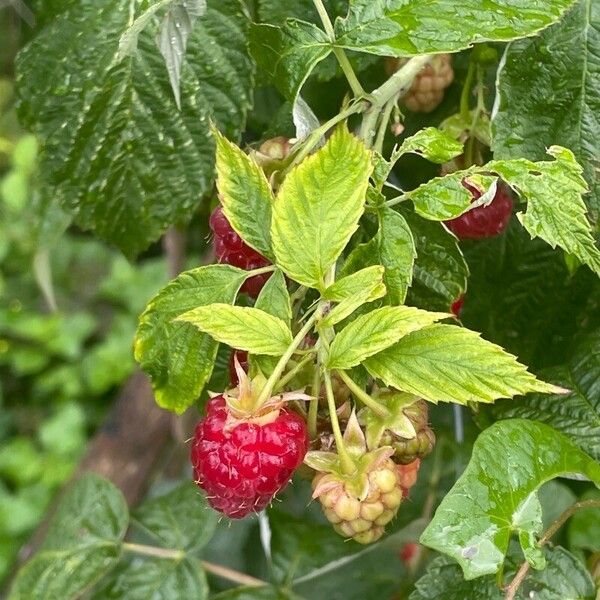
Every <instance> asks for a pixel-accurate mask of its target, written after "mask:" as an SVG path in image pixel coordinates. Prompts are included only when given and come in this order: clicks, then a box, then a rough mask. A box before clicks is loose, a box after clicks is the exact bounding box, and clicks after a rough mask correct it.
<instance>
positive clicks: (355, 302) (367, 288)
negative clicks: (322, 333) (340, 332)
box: [321, 265, 386, 327]
mask: <svg viewBox="0 0 600 600" xmlns="http://www.w3.org/2000/svg"><path fill="white" fill-rule="evenodd" d="M383 274H384V268H383V267H382V266H380V265H374V266H372V267H367V268H366V269H362V270H361V271H357V272H356V273H353V274H352V275H347V276H346V277H342V279H338V280H337V281H336V282H335V283H334V284H333V285H331V286H329V287H328V288H327V289H326V290H325V292H324V293H323V298H324V299H326V300H331V301H333V302H338V303H339V304H337V306H334V307H333V308H332V309H331V311H330V312H329V314H328V315H327V316H326V317H325V318H324V319H323V320H322V321H321V327H332V326H333V325H335V324H336V323H339V322H340V321H343V320H344V319H345V318H346V317H347V316H348V315H350V314H352V313H353V312H354V311H355V310H356V309H357V308H358V307H359V306H362V305H363V304H364V303H366V302H372V301H373V300H377V299H378V298H381V297H382V296H385V294H386V289H385V285H384V284H383Z"/></svg>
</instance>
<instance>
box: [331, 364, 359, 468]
mask: <svg viewBox="0 0 600 600" xmlns="http://www.w3.org/2000/svg"><path fill="white" fill-rule="evenodd" d="M323 377H324V379H325V391H326V393H327V407H328V408H329V418H330V419H331V428H332V429H333V436H334V437H335V446H336V448H337V452H338V455H339V457H340V463H341V466H342V471H343V472H344V473H347V474H350V473H352V472H353V471H354V470H355V468H356V467H355V466H354V461H353V460H352V458H350V455H349V454H348V451H347V450H346V446H345V444H344V437H343V436H342V430H341V429H340V422H339V421H338V417H337V412H336V406H335V398H334V396H333V388H332V387H331V376H330V375H329V371H327V370H325V371H324V372H323Z"/></svg>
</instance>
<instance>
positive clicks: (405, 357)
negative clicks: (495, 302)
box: [364, 313, 561, 404]
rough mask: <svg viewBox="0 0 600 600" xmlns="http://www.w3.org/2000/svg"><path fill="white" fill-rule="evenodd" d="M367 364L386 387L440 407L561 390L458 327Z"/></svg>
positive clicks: (435, 331)
mask: <svg viewBox="0 0 600 600" xmlns="http://www.w3.org/2000/svg"><path fill="white" fill-rule="evenodd" d="M425 314H431V313H425ZM433 314H435V313H433ZM364 365H365V367H366V368H367V370H368V371H369V373H371V375H372V376H373V377H378V378H379V379H382V380H383V381H384V382H385V383H386V385H389V386H392V387H394V388H396V389H399V390H402V391H406V392H410V393H411V394H415V395H416V396H420V397H421V398H424V399H425V400H429V401H430V402H436V403H437V402H456V403H457V404H466V403H467V402H493V401H494V400H496V399H498V398H508V397H512V396H515V395H517V394H525V393H527V392H559V391H560V389H561V388H556V387H555V386H553V385H550V384H548V383H544V382H543V381H539V380H538V379H536V378H535V376H534V375H532V374H531V373H529V372H528V371H527V369H526V367H524V366H523V365H522V364H520V363H519V362H517V359H516V358H515V357H514V356H513V355H512V354H508V353H507V352H505V351H504V350H502V348H500V347H499V346H496V345H495V344H492V343H491V342H488V341H486V340H484V339H482V338H481V337H480V336H479V334H478V333H475V332H474V331H469V330H468V329H463V328H461V327H456V326H454V325H431V326H430V327H426V328H425V329H421V330H420V331H415V332H414V333H411V334H410V335H408V336H406V337H404V338H402V339H401V340H400V341H399V342H398V343H397V344H395V345H394V346H391V347H390V348H388V349H387V350H384V351H383V352H380V353H379V354H376V355H375V356H371V357H370V358H368V359H367V360H366V361H365V363H364Z"/></svg>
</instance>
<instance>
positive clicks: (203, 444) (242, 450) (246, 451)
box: [191, 395, 308, 519]
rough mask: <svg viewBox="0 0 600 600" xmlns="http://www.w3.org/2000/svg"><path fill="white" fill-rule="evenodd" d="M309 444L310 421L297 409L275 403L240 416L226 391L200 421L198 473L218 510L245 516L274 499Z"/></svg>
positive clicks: (195, 448)
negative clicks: (232, 408) (268, 408)
mask: <svg viewBox="0 0 600 600" xmlns="http://www.w3.org/2000/svg"><path fill="white" fill-rule="evenodd" d="M271 419H272V420H271ZM257 421H259V422H257ZM307 449H308V434H307V430H306V424H305V423H304V421H303V420H302V419H301V418H300V417H299V416H298V415H297V414H295V413H293V412H289V411H287V410H286V409H276V410H273V411H271V412H270V413H267V414H266V415H263V416H262V417H261V418H259V419H256V420H255V422H253V420H252V419H246V420H244V419H241V420H237V419H235V418H234V417H233V415H232V413H231V411H230V410H229V409H228V407H227V404H226V402H225V398H224V396H222V395H221V396H216V397H215V398H213V399H212V400H211V401H210V402H209V403H208V405H207V410H206V417H205V418H204V419H202V420H201V421H200V422H199V423H198V425H197V426H196V431H195V435H194V440H193V443H192V452H191V459H192V465H193V467H194V479H195V481H196V483H197V484H198V485H199V486H200V487H201V488H202V489H203V490H204V491H205V492H206V494H207V499H208V502H209V504H210V505H211V506H212V507H213V508H214V509H215V510H217V511H219V512H222V513H223V514H225V515H227V516H228V517H231V518H232V519H241V518H242V517H245V516H246V515H248V514H249V513H251V512H258V511H260V510H262V509H263V508H265V507H266V506H267V505H268V504H269V502H271V500H272V498H273V496H274V495H275V494H276V493H277V492H278V491H279V490H281V489H282V488H283V487H285V485H286V484H287V483H288V481H289V479H290V477H291V476H292V473H293V472H294V471H295V470H296V469H297V468H298V467H299V466H300V465H301V464H302V461H303V460H304V456H305V454H306V451H307Z"/></svg>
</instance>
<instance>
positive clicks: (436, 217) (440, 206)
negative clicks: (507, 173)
mask: <svg viewBox="0 0 600 600" xmlns="http://www.w3.org/2000/svg"><path fill="white" fill-rule="evenodd" d="M489 171H490V168H489V165H486V166H485V167H470V168H469V169H465V170H464V171H455V172H454V173H451V174H449V175H445V176H443V177H435V178H434V179H431V180H430V181H428V182H427V183H424V184H422V185H420V186H419V187H418V188H417V189H415V190H413V191H411V192H408V193H407V194H406V196H407V197H408V198H409V199H410V200H412V201H413V203H414V205H415V211H416V212H417V214H418V215H420V216H421V217H424V218H425V219H430V220H432V221H446V220H448V219H453V218H455V217H458V216H460V215H462V214H463V213H465V212H467V211H468V210H470V209H471V208H475V207H476V206H481V205H482V204H485V203H489V202H490V201H491V200H492V199H493V197H494V195H495V193H496V188H495V184H496V181H497V179H498V178H497V177H494V176H492V175H481V174H480V173H489ZM465 179H466V180H467V181H468V183H469V184H471V185H472V186H473V187H475V188H476V189H478V190H479V191H480V192H481V193H482V194H483V195H482V197H481V198H479V199H478V200H477V201H475V202H474V201H473V194H472V193H471V192H470V191H469V190H468V189H467V188H466V187H465V186H464V185H463V181H464V180H465Z"/></svg>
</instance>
